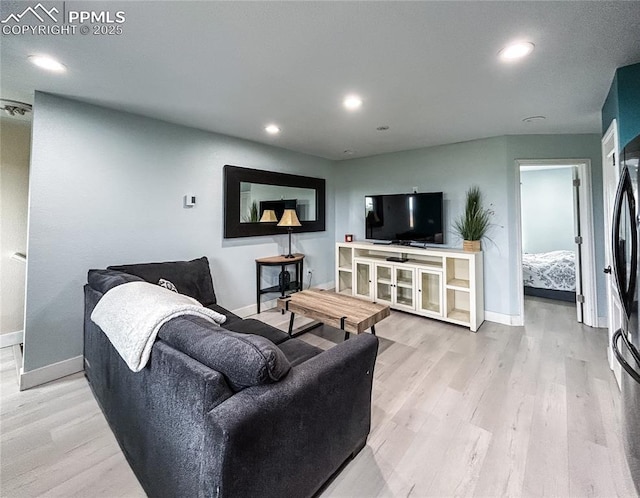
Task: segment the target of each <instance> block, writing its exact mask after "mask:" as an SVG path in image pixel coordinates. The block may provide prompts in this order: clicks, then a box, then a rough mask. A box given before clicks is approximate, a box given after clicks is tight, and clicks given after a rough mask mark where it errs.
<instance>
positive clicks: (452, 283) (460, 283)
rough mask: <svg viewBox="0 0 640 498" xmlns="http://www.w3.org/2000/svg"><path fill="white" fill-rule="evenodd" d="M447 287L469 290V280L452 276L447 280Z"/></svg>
mask: <svg viewBox="0 0 640 498" xmlns="http://www.w3.org/2000/svg"><path fill="white" fill-rule="evenodd" d="M447 287H449V288H456V289H461V290H469V281H468V280H463V279H461V278H452V279H451V280H449V281H448V282H447Z"/></svg>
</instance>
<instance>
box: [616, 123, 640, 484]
mask: <svg viewBox="0 0 640 498" xmlns="http://www.w3.org/2000/svg"><path fill="white" fill-rule="evenodd" d="M620 159H621V161H620V166H621V168H622V169H621V175H620V183H619V184H618V191H617V195H616V203H615V207H614V210H613V213H614V215H613V224H612V227H613V238H612V241H613V266H614V274H615V280H616V285H617V288H618V292H619V295H620V301H621V302H622V306H623V308H624V311H625V315H626V316H625V317H624V318H623V322H622V323H623V325H622V328H621V329H619V330H617V331H616V333H615V334H614V335H613V338H612V345H611V346H612V350H613V352H614V355H615V357H616V360H617V361H618V362H619V363H620V365H621V366H622V383H621V388H622V411H623V413H622V425H623V434H622V436H623V440H624V447H625V453H626V455H627V462H628V463H629V468H630V470H631V475H632V477H633V480H634V483H635V486H636V490H637V491H638V493H639V494H640V353H639V352H638V349H640V329H639V327H640V320H639V317H638V283H639V282H638V280H639V279H640V275H639V274H638V270H639V269H640V266H639V261H638V258H639V256H640V254H639V253H640V251H639V247H638V242H639V237H640V232H639V229H640V191H639V180H640V178H639V177H638V174H639V173H640V135H639V136H638V137H636V138H635V139H634V140H632V141H631V142H630V143H629V144H628V145H627V146H626V147H625V148H624V151H623V152H622V154H621V158H620Z"/></svg>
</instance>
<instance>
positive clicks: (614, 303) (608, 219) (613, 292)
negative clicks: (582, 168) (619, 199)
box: [602, 120, 624, 387]
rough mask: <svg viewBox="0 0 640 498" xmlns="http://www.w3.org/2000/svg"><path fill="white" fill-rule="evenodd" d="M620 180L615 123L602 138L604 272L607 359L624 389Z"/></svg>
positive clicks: (614, 122)
mask: <svg viewBox="0 0 640 498" xmlns="http://www.w3.org/2000/svg"><path fill="white" fill-rule="evenodd" d="M619 178H620V169H619V166H618V129H617V124H616V121H615V120H614V121H613V122H612V123H611V126H609V129H608V130H607V133H605V135H604V137H603V138H602V183H603V197H604V248H605V256H604V271H605V273H606V275H605V278H606V286H607V305H608V306H607V322H608V323H607V326H608V328H609V343H608V346H607V356H608V358H609V366H610V367H611V369H612V370H613V373H614V375H615V377H616V381H617V382H618V387H620V381H621V375H622V371H621V367H620V364H619V363H618V362H617V361H616V360H615V358H614V357H613V351H612V350H611V338H612V337H613V334H614V333H615V332H616V330H618V329H619V328H621V327H622V320H623V317H624V309H623V307H622V303H621V302H620V296H619V294H618V290H617V288H616V282H615V277H614V275H613V273H612V268H613V256H612V242H611V238H612V232H611V230H612V228H611V225H612V223H613V206H614V202H615V198H616V189H617V187H618V179H619Z"/></svg>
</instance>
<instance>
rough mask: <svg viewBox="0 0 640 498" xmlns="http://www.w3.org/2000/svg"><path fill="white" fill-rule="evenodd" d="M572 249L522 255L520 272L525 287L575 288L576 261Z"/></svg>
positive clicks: (573, 290)
mask: <svg viewBox="0 0 640 498" xmlns="http://www.w3.org/2000/svg"><path fill="white" fill-rule="evenodd" d="M575 258H576V257H575V253H574V252H573V251H551V252H542V253H535V254H523V255H522V273H523V279H524V285H525V286H526V287H536V288H539V289H551V290H562V291H572V292H575V290H576V262H575Z"/></svg>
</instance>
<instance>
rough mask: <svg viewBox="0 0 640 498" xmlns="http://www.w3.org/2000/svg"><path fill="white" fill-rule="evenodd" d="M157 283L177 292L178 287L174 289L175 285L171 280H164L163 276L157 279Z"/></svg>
mask: <svg viewBox="0 0 640 498" xmlns="http://www.w3.org/2000/svg"><path fill="white" fill-rule="evenodd" d="M158 285H159V286H160V287H164V288H165V289H169V290H170V291H173V292H178V289H176V286H175V285H173V282H171V280H165V279H164V278H161V279H160V280H158Z"/></svg>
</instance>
